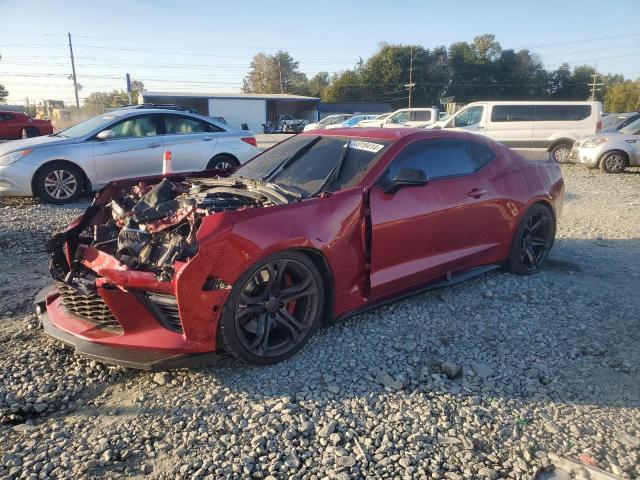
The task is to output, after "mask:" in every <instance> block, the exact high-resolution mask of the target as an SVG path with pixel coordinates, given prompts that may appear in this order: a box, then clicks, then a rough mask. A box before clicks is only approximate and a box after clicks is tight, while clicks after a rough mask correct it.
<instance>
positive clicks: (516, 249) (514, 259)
mask: <svg viewBox="0 0 640 480" xmlns="http://www.w3.org/2000/svg"><path fill="white" fill-rule="evenodd" d="M555 235H556V225H555V220H554V218H553V214H552V213H551V211H550V210H549V209H548V208H547V207H545V206H544V205H542V204H536V205H533V206H532V207H531V208H530V209H529V210H527V212H526V213H525V214H524V217H523V218H522V221H521V223H520V225H519V226H518V229H517V231H516V235H515V237H514V239H513V243H512V245H511V252H510V254H509V270H510V271H511V272H513V273H517V274H520V275H531V274H533V273H537V272H538V271H540V269H541V268H542V266H543V265H544V262H545V261H546V260H547V257H548V256H549V251H550V250H551V247H552V246H553V242H554V240H555Z"/></svg>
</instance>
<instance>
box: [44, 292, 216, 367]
mask: <svg viewBox="0 0 640 480" xmlns="http://www.w3.org/2000/svg"><path fill="white" fill-rule="evenodd" d="M55 295H57V290H56V288H55V287H54V286H48V287H46V288H44V289H42V290H41V291H40V292H39V293H38V294H37V295H36V298H35V300H34V303H35V309H36V314H37V315H38V317H39V319H40V322H41V324H42V328H43V330H44V333H46V334H47V335H49V336H50V337H52V338H54V339H56V340H59V341H61V342H63V343H64V344H66V345H68V346H71V347H73V349H74V350H75V351H76V353H78V354H80V355H82V356H84V357H88V358H91V359H94V360H99V361H101V362H104V363H108V364H111V365H119V366H122V367H127V368H136V369H140V370H152V371H157V370H168V369H173V368H187V367H197V366H203V365H210V364H212V363H215V361H216V358H217V355H216V353H215V352H208V353H193V354H186V353H173V352H167V351H162V350H154V349H139V348H137V349H136V348H118V347H113V346H110V345H103V344H100V343H96V342H91V341H88V340H85V339H82V338H79V337H77V336H75V335H72V334H70V333H68V332H65V331H64V330H62V329H60V328H58V327H57V326H56V325H54V324H53V322H52V321H51V318H50V317H49V313H48V312H47V299H48V298H50V297H51V296H55Z"/></svg>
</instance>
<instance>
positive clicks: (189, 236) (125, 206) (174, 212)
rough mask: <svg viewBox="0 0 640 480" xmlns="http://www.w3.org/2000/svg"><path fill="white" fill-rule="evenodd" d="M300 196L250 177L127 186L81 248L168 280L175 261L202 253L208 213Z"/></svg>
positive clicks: (86, 233) (83, 237)
mask: <svg viewBox="0 0 640 480" xmlns="http://www.w3.org/2000/svg"><path fill="white" fill-rule="evenodd" d="M299 198H301V196H300V195H299V194H297V193H296V192H292V191H289V190H284V189H283V188H282V187H280V186H278V185H276V184H273V183H268V182H262V181H256V180H250V179H244V178H185V179H184V180H182V181H170V180H168V179H166V178H165V179H163V180H162V181H161V182H160V183H157V184H155V185H153V184H147V183H144V182H141V183H138V184H136V185H133V186H131V185H127V186H126V187H123V188H122V189H121V190H120V191H119V192H117V193H116V194H115V195H114V196H113V198H112V199H111V201H110V202H108V203H106V204H104V205H102V206H101V208H100V210H99V211H97V212H95V214H94V216H93V220H92V221H91V222H88V224H87V225H86V226H85V227H84V229H82V231H81V232H80V233H79V238H78V251H81V250H82V249H83V248H85V247H92V248H94V249H97V250H99V251H101V252H104V253H106V254H108V255H111V256H112V257H114V258H115V259H117V260H118V261H119V262H121V263H122V264H124V265H126V266H127V267H129V268H130V269H132V270H142V271H148V272H152V273H153V274H154V275H155V276H156V278H157V279H158V280H161V281H162V280H164V281H166V280H170V279H171V277H172V275H173V273H174V272H173V263H174V262H175V261H187V260H188V259H189V258H191V257H193V256H194V255H195V254H196V253H197V252H198V245H197V243H196V241H195V238H196V232H197V230H198V228H199V226H200V224H201V222H202V219H203V218H204V217H206V216H209V215H215V214H217V213H220V212H224V211H229V210H238V209H244V208H262V207H269V206H274V205H282V204H286V203H289V202H290V201H293V200H296V199H299ZM90 208H91V207H90ZM76 255H77V252H76Z"/></svg>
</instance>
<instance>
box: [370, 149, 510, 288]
mask: <svg viewBox="0 0 640 480" xmlns="http://www.w3.org/2000/svg"><path fill="white" fill-rule="evenodd" d="M495 157H496V154H495V152H493V150H491V149H490V148H489V147H488V146H486V145H485V144H482V143H476V142H469V141H466V140H457V139H456V140H453V139H433V140H423V141H418V142H414V143H412V144H410V145H409V146H408V147H407V148H406V149H405V150H403V151H402V152H401V153H400V154H399V155H398V157H396V159H395V160H394V161H393V162H392V163H391V165H390V167H389V169H388V171H387V173H386V174H385V176H384V178H383V179H381V181H380V182H378V184H379V185H377V186H375V187H374V188H372V189H371V193H370V210H371V227H372V231H371V274H370V283H371V297H372V299H373V298H377V297H382V296H386V295H389V294H393V293H395V292H398V291H399V290H403V289H405V288H409V287H413V286H416V285H419V284H421V283H424V282H425V281H428V280H432V279H435V278H437V277H440V276H442V275H445V274H447V273H449V272H456V271H460V270H464V269H466V268H468V267H471V266H475V265H482V264H486V263H491V262H492V261H495V260H494V259H495V258H496V256H497V257H500V256H501V255H502V254H503V253H502V252H503V250H504V248H503V247H504V243H505V238H506V235H505V231H507V230H508V228H509V226H508V219H507V218H506V217H505V216H504V214H503V208H502V202H500V200H499V196H498V195H497V194H496V192H495V190H494V188H493V186H492V182H491V178H492V176H493V175H494V174H495V172H496V170H499V169H500V167H499V166H498V165H493V164H498V163H499V162H498V161H497V160H495V161H494V159H495ZM492 167H494V168H492ZM403 168H412V169H417V170H422V171H424V172H425V173H426V174H427V178H428V182H427V183H426V184H425V185H421V186H411V187H403V188H400V189H399V190H397V191H396V192H395V193H385V191H384V188H385V185H388V184H389V183H390V182H391V181H392V179H393V177H394V176H395V175H396V173H397V172H398V171H399V170H400V169H403Z"/></svg>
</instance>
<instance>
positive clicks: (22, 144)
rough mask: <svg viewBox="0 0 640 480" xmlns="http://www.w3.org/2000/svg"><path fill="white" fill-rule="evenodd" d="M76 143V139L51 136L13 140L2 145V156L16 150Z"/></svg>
mask: <svg viewBox="0 0 640 480" xmlns="http://www.w3.org/2000/svg"><path fill="white" fill-rule="evenodd" d="M75 141H76V139H75V138H64V137H54V136H51V135H44V136H42V137H33V138H25V139H22V140H11V141H8V142H5V143H0V155H4V154H5V153H9V152H15V151H16V150H22V149H23V148H39V147H48V146H57V145H66V144H69V143H74V142H75Z"/></svg>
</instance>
